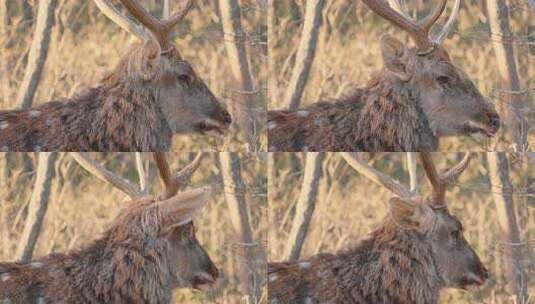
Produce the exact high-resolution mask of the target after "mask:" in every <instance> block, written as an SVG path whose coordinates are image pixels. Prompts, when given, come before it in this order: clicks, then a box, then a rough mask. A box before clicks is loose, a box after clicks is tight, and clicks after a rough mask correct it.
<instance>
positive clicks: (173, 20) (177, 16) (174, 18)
mask: <svg viewBox="0 0 535 304" xmlns="http://www.w3.org/2000/svg"><path fill="white" fill-rule="evenodd" d="M192 8H193V0H188V2H186V5H184V7H183V8H182V9H179V10H178V11H177V12H175V13H173V15H171V17H169V19H167V20H165V21H164V22H163V23H164V26H165V28H166V29H167V30H168V31H171V29H172V28H173V27H174V26H175V25H177V23H178V22H180V20H182V19H184V17H186V15H187V14H188V13H189V12H190V11H191V9H192Z"/></svg>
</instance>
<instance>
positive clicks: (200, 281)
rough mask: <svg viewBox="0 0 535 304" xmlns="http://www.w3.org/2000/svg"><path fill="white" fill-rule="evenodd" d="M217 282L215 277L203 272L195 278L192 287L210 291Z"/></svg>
mask: <svg viewBox="0 0 535 304" xmlns="http://www.w3.org/2000/svg"><path fill="white" fill-rule="evenodd" d="M215 282H216V279H215V278H214V277H213V276H211V275H209V274H207V273H204V272H203V273H200V274H198V275H196V276H195V277H193V280H192V281H191V286H192V287H193V288H194V289H197V290H209V289H211V288H212V286H213V285H214V284H215Z"/></svg>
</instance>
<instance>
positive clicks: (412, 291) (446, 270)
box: [268, 152, 489, 304]
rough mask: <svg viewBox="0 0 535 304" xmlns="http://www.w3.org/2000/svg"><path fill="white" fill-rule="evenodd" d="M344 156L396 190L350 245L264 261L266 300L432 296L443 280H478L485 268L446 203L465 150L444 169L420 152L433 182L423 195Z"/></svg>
mask: <svg viewBox="0 0 535 304" xmlns="http://www.w3.org/2000/svg"><path fill="white" fill-rule="evenodd" d="M343 154H344V155H343V156H344V158H345V159H346V161H347V162H348V163H349V164H350V165H351V166H352V167H353V168H355V169H356V170H357V171H359V172H360V173H361V174H363V175H364V176H365V177H366V178H369V179H371V180H372V181H373V182H375V183H377V184H379V185H381V186H384V187H386V188H387V189H388V190H390V191H391V192H392V193H393V194H394V196H393V197H392V198H391V199H390V200H389V203H388V206H389V208H388V212H387V215H386V216H385V218H384V219H383V220H382V222H381V224H380V225H379V227H378V228H377V229H375V230H374V231H372V232H371V233H370V234H369V235H368V236H366V237H364V238H363V239H361V240H360V241H359V242H358V243H357V244H355V245H354V246H352V247H351V248H348V249H345V250H342V251H340V252H337V253H335V254H331V253H320V254H317V255H314V256H312V257H310V258H308V259H303V260H299V261H287V262H271V263H268V290H269V298H270V303H271V304H282V303H293V304H299V303H307V304H312V303H330V304H335V303H336V304H340V303H352V304H355V303H415V304H420V303H421V304H433V303H438V301H439V296H440V291H441V290H442V289H444V288H460V289H468V288H473V287H476V286H480V285H482V284H484V282H485V281H486V279H487V278H488V277H489V272H488V270H487V269H486V268H485V266H484V265H483V264H482V262H481V260H480V259H479V257H478V255H477V254H476V253H475V251H474V249H473V248H472V247H471V246H470V245H469V243H468V242H467V240H466V239H465V237H464V236H463V225H462V223H461V222H460V221H459V219H458V218H457V217H456V216H455V215H453V214H451V213H450V212H449V211H448V208H447V204H446V200H445V192H446V189H447V187H448V185H450V184H452V183H453V182H454V181H455V180H456V179H457V178H458V177H459V175H460V174H461V173H462V172H463V171H464V170H465V169H466V168H467V166H468V163H469V157H470V155H469V154H466V155H465V157H464V158H463V159H462V160H461V161H460V162H459V163H457V164H456V165H455V166H453V167H451V168H450V169H449V170H445V171H443V172H442V173H440V174H439V173H438V172H437V169H436V167H435V165H434V163H433V160H432V156H431V155H430V154H429V153H427V152H424V153H422V154H421V156H420V158H421V161H422V164H423V167H424V170H425V173H426V176H427V178H428V180H429V182H430V184H431V186H432V191H431V195H429V196H428V197H425V198H423V197H421V196H419V195H413V193H411V192H410V190H409V189H408V188H407V187H405V186H404V185H402V184H400V183H399V182H397V181H395V180H394V179H392V178H391V177H389V176H388V175H386V174H384V173H382V172H380V171H378V170H376V169H374V168H373V167H372V166H370V165H368V164H366V163H365V162H364V161H362V160H359V159H357V158H355V157H354V156H353V155H352V154H350V153H348V152H343Z"/></svg>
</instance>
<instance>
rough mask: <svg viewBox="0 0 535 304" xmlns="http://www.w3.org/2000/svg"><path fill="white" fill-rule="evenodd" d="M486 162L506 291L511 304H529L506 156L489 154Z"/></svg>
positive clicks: (494, 153) (496, 153)
mask: <svg viewBox="0 0 535 304" xmlns="http://www.w3.org/2000/svg"><path fill="white" fill-rule="evenodd" d="M487 162H488V166H489V179H490V183H491V190H492V191H491V192H492V195H493V197H494V203H495V204H496V213H497V215H498V217H497V218H498V224H499V226H500V230H501V233H502V245H503V247H504V248H505V252H504V255H503V259H504V264H505V276H506V281H507V282H508V289H509V292H510V294H511V295H514V296H515V297H516V300H515V301H513V302H515V303H519V304H520V303H528V298H527V293H526V286H525V284H526V277H525V276H524V271H523V269H522V264H521V261H522V253H521V248H520V246H519V245H520V236H519V234H520V233H519V231H518V226H517V222H516V216H515V206H514V200H513V185H512V184H511V181H510V179H509V165H508V162H507V156H506V154H505V153H503V152H499V153H498V152H488V153H487Z"/></svg>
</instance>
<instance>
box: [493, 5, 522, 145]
mask: <svg viewBox="0 0 535 304" xmlns="http://www.w3.org/2000/svg"><path fill="white" fill-rule="evenodd" d="M487 10H488V19H489V26H490V34H491V41H492V43H493V47H494V54H495V56H496V63H497V67H498V74H499V77H500V79H499V85H500V86H501V87H500V88H499V89H498V92H499V97H500V103H499V104H498V106H499V112H500V114H501V116H502V121H503V125H504V126H505V127H506V128H504V130H503V131H501V132H500V136H497V137H496V138H495V141H494V142H493V144H492V146H493V149H496V148H498V140H499V139H500V138H503V139H504V140H505V143H506V146H505V147H499V148H500V150H504V149H507V148H509V147H512V148H513V150H514V151H525V150H526V149H527V143H526V140H527V132H528V130H527V128H528V126H527V123H526V120H525V118H524V114H525V113H524V112H525V104H524V103H525V101H524V94H525V92H524V91H522V90H521V87H520V80H519V76H518V71H517V67H516V58H515V54H514V49H513V43H512V42H513V35H512V34H511V30H510V28H509V11H508V8H507V3H506V1H505V0H487Z"/></svg>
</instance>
